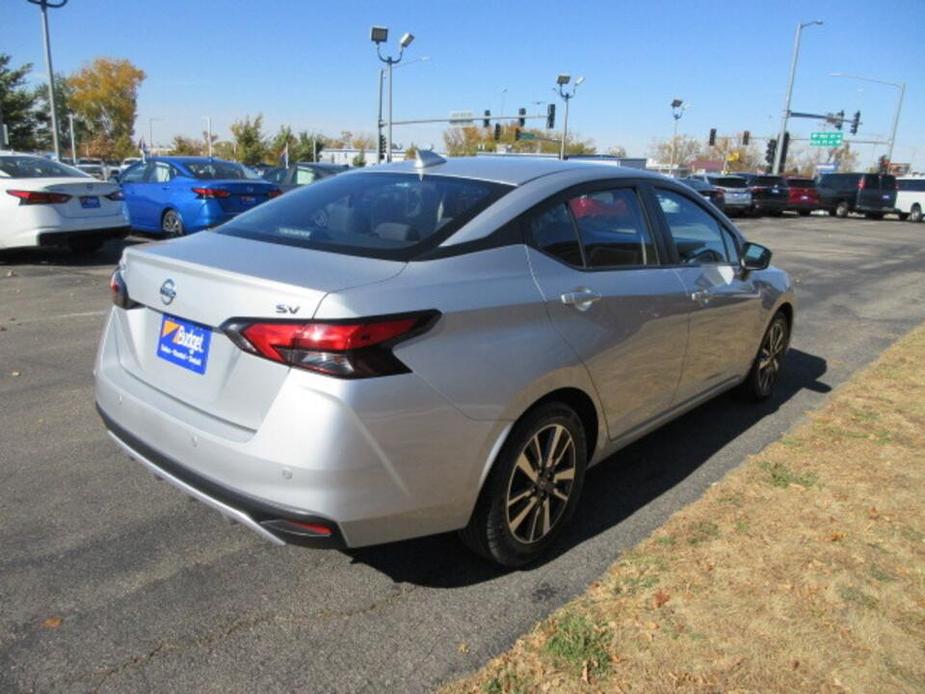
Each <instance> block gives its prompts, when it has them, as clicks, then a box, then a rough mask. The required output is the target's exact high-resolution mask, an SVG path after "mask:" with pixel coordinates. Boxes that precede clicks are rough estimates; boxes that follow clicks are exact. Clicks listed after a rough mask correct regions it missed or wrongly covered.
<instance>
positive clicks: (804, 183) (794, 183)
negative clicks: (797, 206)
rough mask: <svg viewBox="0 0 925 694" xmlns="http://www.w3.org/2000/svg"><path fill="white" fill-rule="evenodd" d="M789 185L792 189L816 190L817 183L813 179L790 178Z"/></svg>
mask: <svg viewBox="0 0 925 694" xmlns="http://www.w3.org/2000/svg"><path fill="white" fill-rule="evenodd" d="M787 185H789V186H791V187H792V188H815V187H816V182H815V181H814V180H813V179H811V178H788V179H787Z"/></svg>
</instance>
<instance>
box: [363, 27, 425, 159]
mask: <svg viewBox="0 0 925 694" xmlns="http://www.w3.org/2000/svg"><path fill="white" fill-rule="evenodd" d="M369 39H370V41H372V42H373V43H375V44H376V55H378V56H379V60H381V61H382V62H383V63H385V64H386V66H387V67H388V70H389V120H388V128H387V130H386V141H385V143H386V144H385V146H386V152H385V160H386V162H391V161H392V67H393V66H394V65H395V64H396V63H400V62H401V59H402V56H403V55H404V54H405V49H406V48H407V47H408V46H410V45H411V42H412V41H414V35H413V34H409V33H406V34H405V35H404V36H402V37H401V41H399V42H398V45H399V51H398V57H397V58H394V57H392V56H384V55H382V44H383V43H385V42H386V41H388V39H389V30H388V29H387V28H385V27H373V28H372V29H370V32H369ZM380 83H381V82H380ZM381 101H382V100H381V99H380V103H381ZM380 122H381V119H380ZM377 147H378V145H377Z"/></svg>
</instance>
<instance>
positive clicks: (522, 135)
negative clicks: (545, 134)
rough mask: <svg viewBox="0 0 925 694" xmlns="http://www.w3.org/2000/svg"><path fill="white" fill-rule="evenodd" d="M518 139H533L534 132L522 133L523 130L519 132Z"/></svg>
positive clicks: (534, 136) (534, 137)
mask: <svg viewBox="0 0 925 694" xmlns="http://www.w3.org/2000/svg"><path fill="white" fill-rule="evenodd" d="M520 139H521V140H535V139H536V135H535V134H534V133H524V132H522V133H520Z"/></svg>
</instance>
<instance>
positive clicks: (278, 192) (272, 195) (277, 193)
mask: <svg viewBox="0 0 925 694" xmlns="http://www.w3.org/2000/svg"><path fill="white" fill-rule="evenodd" d="M282 194H283V191H281V190H280V189H279V188H274V189H273V190H271V191H270V192H269V193H267V197H268V198H278V197H279V196H280V195H282Z"/></svg>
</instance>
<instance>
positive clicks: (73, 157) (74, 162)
mask: <svg viewBox="0 0 925 694" xmlns="http://www.w3.org/2000/svg"><path fill="white" fill-rule="evenodd" d="M67 122H68V125H69V126H70V131H71V166H77V144H76V142H75V141H74V114H73V113H69V114H67Z"/></svg>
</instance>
